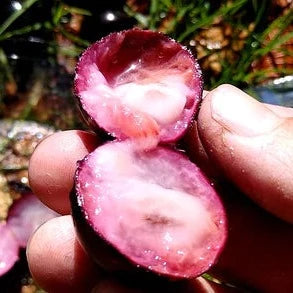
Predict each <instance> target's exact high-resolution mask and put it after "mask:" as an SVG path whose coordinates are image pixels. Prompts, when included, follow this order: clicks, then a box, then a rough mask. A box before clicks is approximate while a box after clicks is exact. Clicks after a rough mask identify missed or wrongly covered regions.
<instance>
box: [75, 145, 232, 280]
mask: <svg viewBox="0 0 293 293" xmlns="http://www.w3.org/2000/svg"><path fill="white" fill-rule="evenodd" d="M110 143H115V141H113V142H110ZM161 148H164V149H168V150H169V151H172V152H174V151H175V150H176V149H175V147H174V148H167V147H161ZM176 155H177V156H178V157H179V156H181V157H184V158H185V159H186V160H188V161H189V162H191V161H190V160H189V159H188V157H187V156H186V155H185V154H184V153H182V152H179V151H177V154H176ZM88 156H89V155H87V156H86V157H85V158H84V159H82V160H80V161H78V162H77V169H76V172H75V176H74V187H73V189H72V191H71V193H70V203H71V213H72V217H73V221H74V226H75V229H76V232H77V235H78V239H79V242H80V244H81V246H82V247H83V248H84V250H85V251H86V252H87V253H88V254H89V255H90V256H91V257H92V259H93V260H94V262H95V263H97V264H98V266H99V267H100V268H102V269H104V270H105V271H107V272H112V273H115V274H117V276H122V277H123V276H132V275H133V274H134V275H135V276H136V277H138V278H142V279H149V278H150V279H151V280H153V279H157V278H158V277H160V278H166V279H169V280H182V279H192V278H195V277H197V276H200V275H202V274H203V273H205V272H206V271H208V270H209V268H206V269H205V270H203V271H201V272H199V273H198V274H197V275H193V276H190V277H182V276H174V275H170V274H168V273H161V274H160V273H158V272H155V271H151V270H149V269H148V268H146V267H144V266H141V265H139V264H137V263H135V262H133V261H131V260H130V259H129V258H127V256H125V255H124V254H122V253H120V252H119V251H118V249H117V247H115V246H114V245H113V244H111V243H110V242H109V241H108V240H107V239H106V238H105V237H103V235H101V234H100V233H99V232H98V231H96V230H94V228H93V227H92V225H91V224H90V223H89V221H87V218H88V216H87V212H86V211H85V210H84V208H83V207H82V205H81V203H80V202H81V201H82V196H81V195H80V194H79V192H78V191H77V190H78V189H77V182H78V180H79V179H78V176H79V172H80V170H81V169H82V167H83V165H84V164H86V162H87V160H88ZM201 176H202V177H203V178H204V179H205V180H206V181H208V182H210V181H209V180H208V178H207V177H206V176H205V175H204V174H203V173H201ZM218 201H219V204H220V205H222V201H221V199H220V198H218ZM222 206H223V205H222ZM223 216H224V219H225V224H224V226H223V233H224V235H225V239H224V241H223V243H221V246H220V247H219V249H218V251H217V254H216V256H215V259H214V261H213V264H215V263H216V262H217V261H218V258H219V256H220V254H221V253H222V251H223V249H224V247H225V243H226V240H227V234H228V232H227V217H226V215H225V211H224V210H223Z"/></svg>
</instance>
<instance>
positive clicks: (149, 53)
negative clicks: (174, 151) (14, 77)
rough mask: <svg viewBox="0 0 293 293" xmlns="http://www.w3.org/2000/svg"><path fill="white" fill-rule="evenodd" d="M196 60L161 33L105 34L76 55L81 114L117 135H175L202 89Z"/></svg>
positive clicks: (184, 126)
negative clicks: (80, 54) (77, 56)
mask: <svg viewBox="0 0 293 293" xmlns="http://www.w3.org/2000/svg"><path fill="white" fill-rule="evenodd" d="M202 88H203V83H202V74H201V71H200V68H199V66H198V63H197V62H196V61H195V59H194V58H193V56H192V55H191V53H190V52H189V51H188V50H187V49H186V48H185V47H183V46H182V45H180V44H179V43H177V42H175V41H174V40H172V39H170V38H168V37H167V36H165V35H163V34H160V33H156V32H152V31H142V30H138V29H133V30H128V31H122V32H118V33H113V34H110V35H109V36H107V37H105V38H103V39H102V40H100V41H98V42H96V43H95V44H93V45H92V46H90V47H89V48H88V49H87V50H86V51H85V52H84V53H83V54H82V56H81V58H80V60H79V62H78V65H77V69H76V77H75V93H76V95H77V96H78V98H79V103H80V106H81V109H82V112H83V114H84V116H85V118H86V120H87V121H88V122H89V123H90V125H91V126H94V127H100V128H102V129H104V130H106V131H107V132H108V133H110V134H112V135H113V136H114V137H117V138H119V139H125V138H145V137H147V138H148V142H149V144H150V141H152V142H153V144H156V141H160V142H172V141H176V140H178V138H180V137H181V136H182V135H183V134H184V132H185V131H186V129H187V128H188V125H189V123H190V121H191V120H192V119H193V117H194V113H195V111H196V109H197V108H198V104H199V102H200V99H201V95H202Z"/></svg>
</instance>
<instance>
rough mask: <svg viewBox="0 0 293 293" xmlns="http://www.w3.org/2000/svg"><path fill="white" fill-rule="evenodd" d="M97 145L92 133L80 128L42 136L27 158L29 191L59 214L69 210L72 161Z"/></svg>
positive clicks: (74, 162) (73, 162) (73, 164)
mask: <svg viewBox="0 0 293 293" xmlns="http://www.w3.org/2000/svg"><path fill="white" fill-rule="evenodd" d="M97 145H98V140H97V138H96V136H95V135H94V134H91V133H88V132H84V131H75V130H72V131H65V132H58V133H55V134H53V135H51V136H49V137H48V138H46V139H45V140H44V141H42V142H41V143H40V144H39V145H38V147H37V148H36V150H35V151H34V153H33V155H32V157H31V159H30V164H29V182H30V186H31V188H32V190H33V192H34V193H35V194H36V195H37V196H38V197H39V198H40V200H41V201H42V202H43V203H45V204H46V205H47V206H49V207H50V208H52V209H54V210H55V211H57V212H59V213H60V214H68V213H70V204H69V197H68V196H69V193H70V191H71V189H72V186H73V176H74V172H75V169H76V162H77V161H78V160H80V159H82V158H83V157H84V156H85V155H87V154H88V153H89V152H91V151H92V150H93V149H95V147H96V146H97Z"/></svg>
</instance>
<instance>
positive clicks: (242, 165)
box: [198, 85, 293, 222]
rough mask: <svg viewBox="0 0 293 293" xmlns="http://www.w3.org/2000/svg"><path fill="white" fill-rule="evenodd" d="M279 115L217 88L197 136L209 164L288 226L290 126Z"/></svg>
mask: <svg viewBox="0 0 293 293" xmlns="http://www.w3.org/2000/svg"><path fill="white" fill-rule="evenodd" d="M280 111H281V109H275V108H274V111H272V108H271V107H267V105H265V104H262V103H260V102H258V101H256V100H255V99H253V98H252V97H250V96H248V95H247V94H246V93H244V92H243V91H241V90H239V89H237V88H235V87H234V86H230V85H222V86H220V87H218V88H216V89H215V90H213V91H212V92H210V93H209V94H208V95H207V96H206V98H205V99H204V100H203V104H202V106H201V110H200V113H199V116H198V132H199V137H200V140H201V142H202V144H203V147H204V149H205V150H206V152H207V154H208V157H209V159H210V161H211V164H215V165H216V166H218V167H219V170H220V171H221V172H222V173H223V174H224V175H225V176H226V177H227V178H228V179H229V180H231V181H232V182H234V183H235V184H236V185H237V186H238V187H239V188H240V189H241V190H242V191H243V192H244V193H245V194H246V195H248V196H249V197H250V198H251V199H253V200H254V201H255V202H257V203H258V204H259V205H260V206H262V207H263V208H265V209H266V210H268V211H270V212H271V213H273V214H275V215H277V216H278V217H280V218H282V219H285V220H287V221H289V222H293V216H292V215H293V214H292V209H293V197H292V194H293V193H292V192H293V184H292V182H293V177H292V176H293V174H292V172H291V169H290V166H291V164H292V163H293V161H292V158H293V148H292V141H293V135H292V133H293V122H292V118H288V117H285V116H284V115H279V114H277V113H278V112H280ZM283 114H284V113H283ZM287 114H288V111H287V112H286V115H287Z"/></svg>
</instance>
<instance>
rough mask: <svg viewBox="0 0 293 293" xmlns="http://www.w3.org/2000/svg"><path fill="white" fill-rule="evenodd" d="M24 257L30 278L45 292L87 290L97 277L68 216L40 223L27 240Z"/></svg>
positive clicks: (88, 290) (91, 286)
mask: <svg viewBox="0 0 293 293" xmlns="http://www.w3.org/2000/svg"><path fill="white" fill-rule="evenodd" d="M27 259H28V264H29V268H30V271H31V274H32V276H33V278H34V280H35V281H36V282H37V284H38V285H40V287H41V288H43V289H44V290H46V291H48V292H56V293H58V292H90V288H93V286H94V284H95V282H96V281H97V278H98V272H97V271H96V269H95V267H94V265H93V263H92V261H91V260H90V259H89V257H88V256H87V255H86V254H85V252H84V251H83V249H82V248H81V247H80V245H79V243H78V241H77V239H76V236H75V231H74V226H73V222H72V219H71V216H63V217H58V218H54V219H52V220H50V221H48V222H46V223H45V224H44V225H42V226H41V227H40V228H39V229H38V230H37V231H36V232H35V234H34V235H33V236H32V238H31V240H30V242H29V244H28V247H27Z"/></svg>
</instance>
